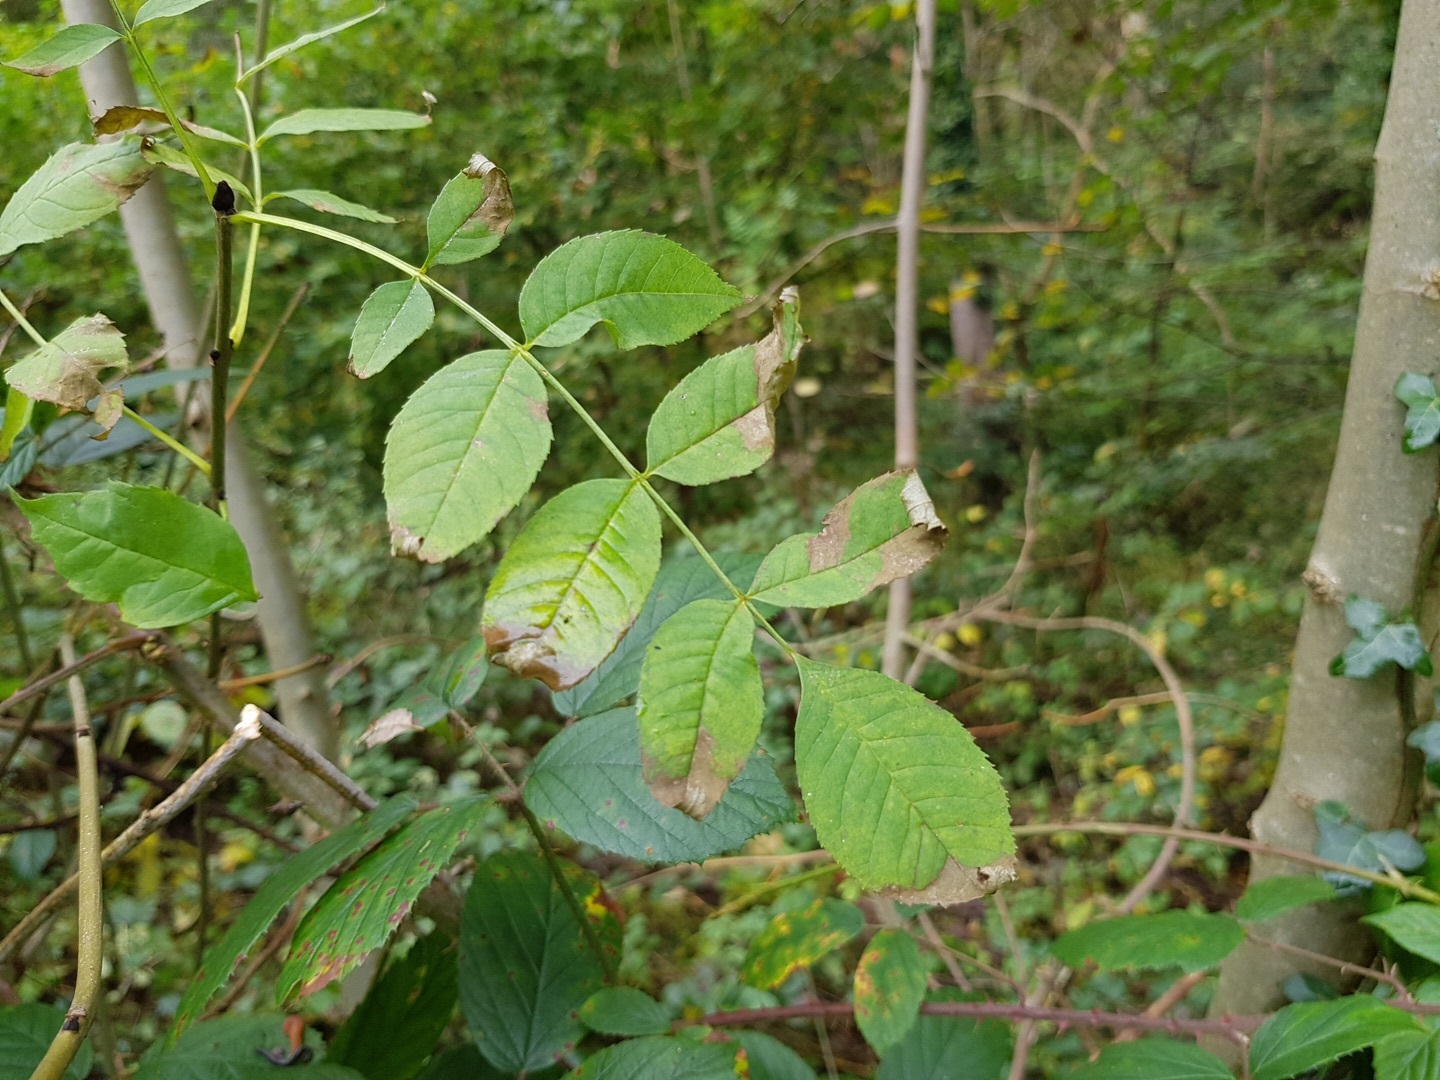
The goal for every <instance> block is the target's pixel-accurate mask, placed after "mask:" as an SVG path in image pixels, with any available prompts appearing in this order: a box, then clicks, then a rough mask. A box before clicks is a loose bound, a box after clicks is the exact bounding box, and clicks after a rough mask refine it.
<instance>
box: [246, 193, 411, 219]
mask: <svg viewBox="0 0 1440 1080" xmlns="http://www.w3.org/2000/svg"><path fill="white" fill-rule="evenodd" d="M271 199H294V200H295V201H296V202H298V203H304V204H305V205H306V206H308V207H310V209H311V210H319V211H320V212H321V213H322V214H335V215H337V216H339V217H348V218H355V219H357V220H359V221H373V222H375V223H376V224H379V225H393V224H394V223H395V219H394V218H393V217H391V216H390V215H389V214H382V213H380V211H378V210H371V209H370V208H369V207H368V206H362V205H361V204H360V203H357V202H351V201H350V200H349V199H342V198H341V197H340V196H339V195H335V194H333V193H332V192H329V191H320V190H318V189H316V188H295V189H294V190H292V191H277V192H274V193H273V194H271V195H267V196H266V197H265V200H266V202H269V201H270V200H271Z"/></svg>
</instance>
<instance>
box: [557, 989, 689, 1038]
mask: <svg viewBox="0 0 1440 1080" xmlns="http://www.w3.org/2000/svg"><path fill="white" fill-rule="evenodd" d="M674 1018H675V1013H674V1010H673V1009H668V1008H666V1007H665V1006H664V1005H661V1004H660V1003H659V1002H658V1001H656V1000H655V999H654V998H652V997H651V996H650V995H649V994H647V993H645V992H644V991H642V990H636V989H635V988H634V987H633V986H607V987H605V988H604V989H603V990H597V991H595V993H593V994H591V995H590V999H589V1000H588V1001H586V1002H585V1004H584V1005H582V1006H581V1007H580V1022H581V1023H582V1024H584V1025H585V1026H586V1027H588V1028H589V1029H590V1030H591V1031H598V1032H600V1034H602V1035H664V1034H666V1033H668V1032H669V1030H670V1022H671V1020H673V1019H674Z"/></svg>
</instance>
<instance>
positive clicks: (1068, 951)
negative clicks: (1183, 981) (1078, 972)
mask: <svg viewBox="0 0 1440 1080" xmlns="http://www.w3.org/2000/svg"><path fill="white" fill-rule="evenodd" d="M1244 940H1245V931H1244V929H1243V928H1242V927H1241V926H1240V924H1239V923H1238V922H1236V921H1235V920H1234V919H1232V918H1231V917H1230V916H1229V915H1220V914H1214V913H1210V912H1200V911H1161V912H1158V913H1156V914H1153V915H1120V916H1117V917H1116V918H1113V919H1097V920H1096V921H1095V922H1091V923H1086V924H1085V925H1084V926H1082V927H1080V928H1079V929H1077V930H1070V931H1067V932H1066V933H1064V934H1061V935H1060V936H1059V937H1058V938H1056V939H1055V944H1054V946H1053V947H1052V951H1053V952H1054V954H1055V955H1056V956H1057V957H1059V958H1060V960H1061V961H1062V962H1063V963H1065V964H1068V965H1070V966H1071V967H1082V966H1083V965H1084V964H1085V962H1086V961H1087V960H1088V961H1093V962H1094V963H1095V964H1096V965H1097V966H1098V967H1099V968H1100V969H1101V970H1102V971H1123V970H1127V969H1133V970H1137V971H1138V970H1150V971H1158V970H1162V969H1164V968H1170V967H1178V968H1179V969H1180V970H1181V971H1185V972H1192V971H1204V970H1205V969H1206V968H1208V967H1214V966H1215V965H1216V964H1218V963H1220V961H1221V960H1224V959H1225V957H1227V956H1229V955H1230V954H1231V953H1232V952H1234V951H1235V949H1236V948H1237V947H1238V946H1239V944H1240V942H1242V941H1244Z"/></svg>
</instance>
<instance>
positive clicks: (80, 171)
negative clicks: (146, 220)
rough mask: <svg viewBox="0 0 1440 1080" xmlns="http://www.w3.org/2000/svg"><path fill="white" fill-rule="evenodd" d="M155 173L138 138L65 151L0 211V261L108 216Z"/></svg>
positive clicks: (53, 156)
mask: <svg viewBox="0 0 1440 1080" xmlns="http://www.w3.org/2000/svg"><path fill="white" fill-rule="evenodd" d="M150 173H151V166H150V164H149V162H147V161H146V160H145V159H144V158H142V157H141V156H140V140H139V138H137V137H135V136H133V135H129V136H126V137H125V138H123V139H117V140H116V141H114V142H107V143H71V144H70V145H69V146H62V147H61V148H60V149H59V150H57V151H55V153H53V154H51V155H50V158H49V160H47V161H46V162H45V164H44V165H41V166H40V168H39V169H37V170H36V171H35V172H34V174H33V175H31V177H30V179H28V180H26V181H25V183H23V184H21V185H20V190H19V191H17V192H15V194H14V195H13V196H12V197H11V199H10V201H9V202H8V203H6V204H5V209H4V210H0V257H3V256H6V255H9V254H10V252H12V251H14V250H15V249H16V248H18V247H22V246H24V245H25V244H39V243H43V242H44V241H46V240H53V239H55V238H56V237H57V236H64V235H65V234H66V233H70V232H74V231H75V230H76V229H82V228H84V227H85V226H86V225H89V224H90V223H91V222H92V221H96V220H98V219H100V218H102V217H104V216H105V215H106V214H108V213H110V212H111V211H113V210H114V209H115V208H116V207H118V206H119V205H120V204H121V203H123V202H124V201H125V200H126V199H128V198H130V196H131V195H134V194H135V192H137V191H139V190H140V186H141V185H142V184H144V183H145V181H146V180H148V179H149V178H150Z"/></svg>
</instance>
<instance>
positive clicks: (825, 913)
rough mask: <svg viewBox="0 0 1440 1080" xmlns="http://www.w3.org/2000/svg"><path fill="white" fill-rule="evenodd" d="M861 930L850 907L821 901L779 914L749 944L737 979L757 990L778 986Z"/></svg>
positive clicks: (858, 916) (858, 918) (861, 918)
mask: <svg viewBox="0 0 1440 1080" xmlns="http://www.w3.org/2000/svg"><path fill="white" fill-rule="evenodd" d="M863 929H865V916H864V915H863V914H862V913H861V911H860V909H859V908H857V907H856V906H855V905H854V904H848V903H846V902H845V901H844V900H834V899H831V898H830V897H822V898H820V899H819V900H816V901H815V902H814V903H812V904H810V905H809V906H808V907H803V908H800V909H799V910H797V911H782V912H781V913H780V914H779V915H776V916H775V917H774V918H773V919H771V920H770V924H769V925H768V926H766V927H765V929H764V930H762V931H760V933H759V934H757V935H756V936H755V940H753V941H752V942H750V948H749V949H748V950H746V952H745V963H744V964H743V965H742V966H741V968H740V977H741V978H742V979H744V980H745V981H746V982H747V983H749V984H750V985H751V986H754V987H756V988H758V989H760V990H771V989H773V988H775V987H777V986H779V985H780V984H781V983H782V982H784V981H785V980H786V979H788V978H789V977H790V975H791V974H792V973H793V972H795V971H798V970H800V969H801V968H808V967H809V966H810V965H811V964H813V963H815V961H816V960H819V959H820V958H821V957H822V956H824V955H825V954H826V953H829V952H832V951H834V950H835V949H838V948H839V947H840V946H841V945H844V944H845V943H846V942H847V941H849V940H850V939H851V938H853V937H854V936H855V935H856V934H858V933H860V931H861V930H863Z"/></svg>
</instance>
